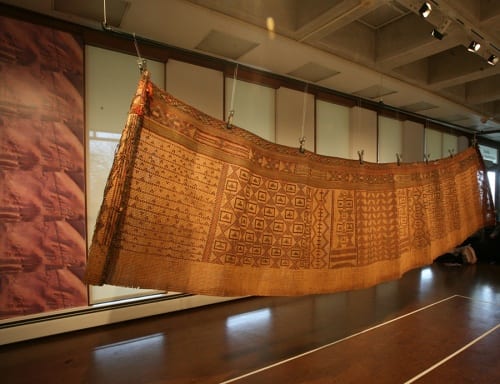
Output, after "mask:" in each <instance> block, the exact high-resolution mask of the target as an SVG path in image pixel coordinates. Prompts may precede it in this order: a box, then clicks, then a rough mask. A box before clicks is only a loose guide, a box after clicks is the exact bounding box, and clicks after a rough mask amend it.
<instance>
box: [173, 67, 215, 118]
mask: <svg viewBox="0 0 500 384" xmlns="http://www.w3.org/2000/svg"><path fill="white" fill-rule="evenodd" d="M166 83H167V91H168V92H170V93H171V94H172V95H173V96H174V97H176V98H178V99H180V100H182V101H184V102H186V103H188V104H190V105H191V106H193V107H195V108H197V109H199V110H200V111H202V112H205V113H207V114H209V115H210V116H212V117H215V118H217V119H224V117H223V106H224V102H223V100H224V76H223V74H222V72H220V71H216V70H213V69H210V68H204V67H200V66H197V65H193V64H188V63H184V62H182V61H177V60H169V61H168V62H167V65H166Z"/></svg>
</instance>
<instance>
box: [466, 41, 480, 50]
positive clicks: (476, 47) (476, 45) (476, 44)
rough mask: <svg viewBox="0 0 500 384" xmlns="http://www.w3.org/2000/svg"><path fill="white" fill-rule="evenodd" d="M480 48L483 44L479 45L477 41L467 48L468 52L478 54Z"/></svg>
mask: <svg viewBox="0 0 500 384" xmlns="http://www.w3.org/2000/svg"><path fill="white" fill-rule="evenodd" d="M479 48H481V44H479V43H478V42H477V41H474V40H472V41H471V42H470V44H469V46H468V47H467V50H468V51H469V52H477V51H479Z"/></svg>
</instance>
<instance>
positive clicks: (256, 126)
mask: <svg viewBox="0 0 500 384" xmlns="http://www.w3.org/2000/svg"><path fill="white" fill-rule="evenodd" d="M275 97H276V96H275V90H274V89H273V88H269V87H266V86H262V85H258V84H253V83H248V82H246V81H241V80H236V85H235V86H234V92H233V79H232V78H228V77H226V100H225V103H226V104H225V105H226V118H227V113H228V112H229V111H230V110H231V100H233V101H234V103H233V106H232V107H233V109H234V118H233V124H234V125H237V126H239V127H241V128H244V129H246V130H247V131H250V132H252V133H255V134H256V135H258V136H260V137H262V138H263V139H266V140H269V141H272V142H275V139H276V130H275ZM226 118H225V120H226Z"/></svg>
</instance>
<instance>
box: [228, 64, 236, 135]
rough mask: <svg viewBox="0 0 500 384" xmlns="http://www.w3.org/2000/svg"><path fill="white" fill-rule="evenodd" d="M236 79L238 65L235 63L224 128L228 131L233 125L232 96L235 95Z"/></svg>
mask: <svg viewBox="0 0 500 384" xmlns="http://www.w3.org/2000/svg"><path fill="white" fill-rule="evenodd" d="M237 79H238V63H236V67H234V73H233V88H232V90H231V103H230V104H229V113H228V115H227V123H226V128H228V129H230V128H231V127H232V125H233V117H234V95H235V93H236V80H237Z"/></svg>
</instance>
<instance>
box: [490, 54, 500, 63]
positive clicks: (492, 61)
mask: <svg viewBox="0 0 500 384" xmlns="http://www.w3.org/2000/svg"><path fill="white" fill-rule="evenodd" d="M497 63H498V56H495V55H491V56H490V57H489V58H488V64H489V65H496V64H497Z"/></svg>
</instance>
